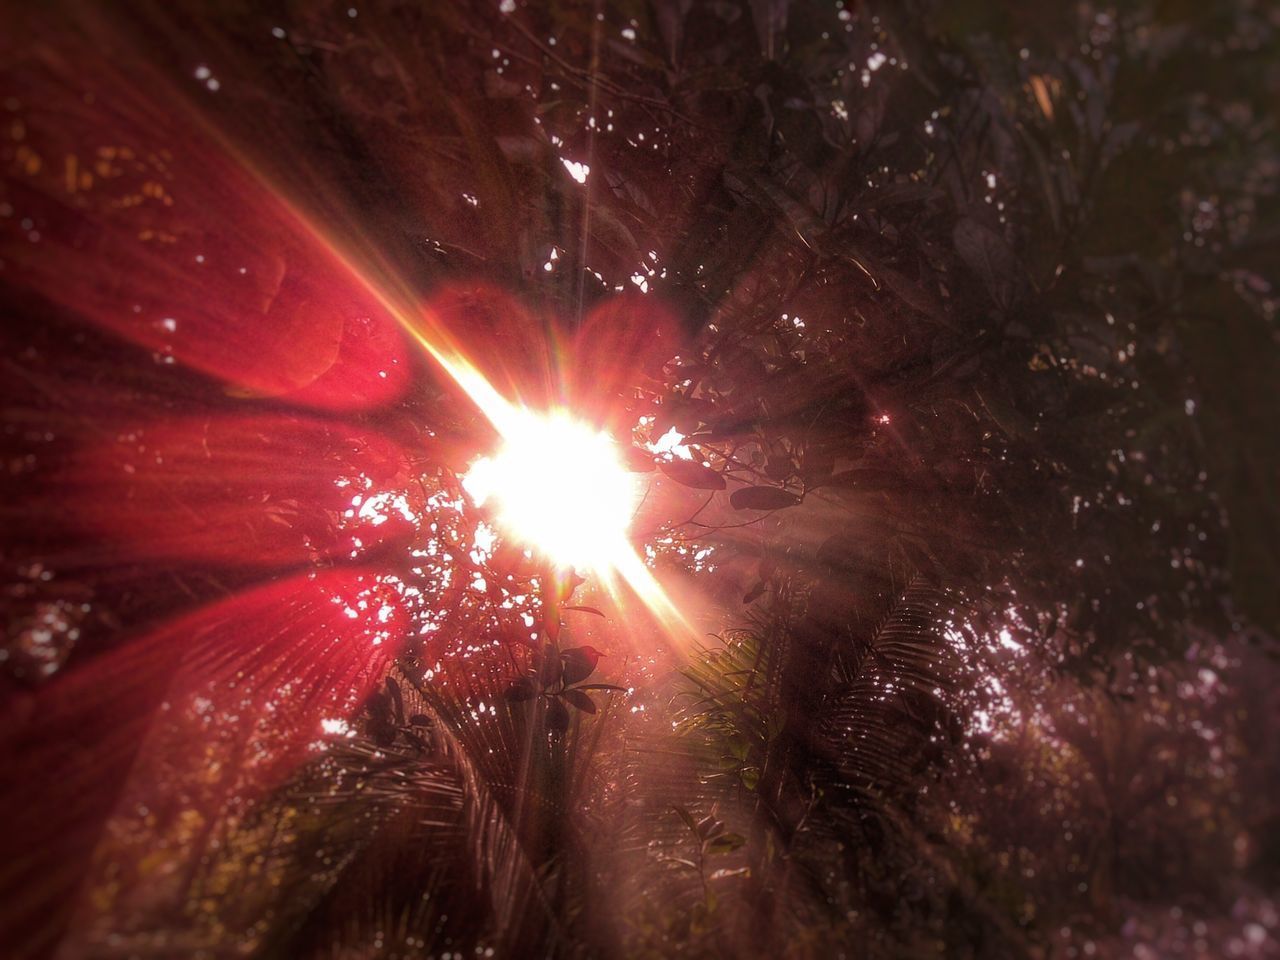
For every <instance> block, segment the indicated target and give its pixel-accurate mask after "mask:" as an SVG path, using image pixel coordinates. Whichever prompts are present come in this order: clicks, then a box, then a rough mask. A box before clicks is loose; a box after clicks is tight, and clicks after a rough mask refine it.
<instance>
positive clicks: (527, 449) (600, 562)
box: [462, 410, 639, 572]
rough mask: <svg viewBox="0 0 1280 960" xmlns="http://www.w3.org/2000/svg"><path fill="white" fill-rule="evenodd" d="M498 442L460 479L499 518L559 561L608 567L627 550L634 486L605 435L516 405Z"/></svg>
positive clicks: (502, 524)
mask: <svg viewBox="0 0 1280 960" xmlns="http://www.w3.org/2000/svg"><path fill="white" fill-rule="evenodd" d="M503 432H504V435H505V436H504V440H503V445H502V447H501V448H500V449H499V450H498V451H497V453H495V454H494V455H493V456H491V457H482V458H480V459H479V460H477V461H476V462H475V463H474V464H472V466H471V469H470V470H469V471H467V474H466V476H465V477H463V480H462V485H463V487H464V488H465V489H466V491H467V492H468V493H469V494H471V496H472V498H473V499H474V500H475V501H476V503H477V504H480V505H484V504H486V503H491V506H492V507H493V509H494V510H495V515H496V518H497V521H498V525H499V526H500V527H501V528H502V529H503V530H504V531H505V532H506V533H507V534H508V535H509V536H511V537H514V538H515V539H517V540H519V541H520V542H521V543H523V544H524V545H525V546H527V547H531V548H533V549H535V550H538V551H540V552H541V553H543V554H544V555H545V556H547V557H548V558H549V559H551V560H552V561H554V562H556V563H558V564H562V565H565V566H574V567H579V568H590V569H592V570H596V571H600V572H608V571H610V570H612V569H616V568H618V567H620V566H622V565H623V564H624V563H625V560H626V558H627V557H629V556H630V555H631V554H632V549H631V545H630V543H628V541H627V526H628V525H629V524H630V522H631V517H632V514H633V512H634V511H635V508H636V502H637V500H638V497H639V491H638V489H637V484H636V480H635V475H634V474H632V473H630V472H628V471H627V470H626V468H624V467H623V466H622V464H621V462H620V461H619V459H618V450H617V446H616V444H615V443H614V442H613V440H611V439H610V438H609V437H608V436H607V435H606V434H603V433H598V432H596V431H595V430H593V429H591V427H589V426H588V425H587V424H585V423H582V422H581V421H578V420H574V419H573V418H572V417H570V416H568V415H567V414H563V413H552V414H549V415H540V414H536V413H533V412H532V411H529V410H520V411H519V412H518V413H517V414H516V422H514V423H512V424H511V425H510V428H509V429H507V430H504V431H503Z"/></svg>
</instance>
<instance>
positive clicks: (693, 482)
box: [658, 459, 725, 490]
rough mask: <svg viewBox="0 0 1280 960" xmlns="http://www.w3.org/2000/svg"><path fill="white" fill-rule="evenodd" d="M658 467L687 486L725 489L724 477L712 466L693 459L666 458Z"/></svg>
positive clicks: (704, 488)
mask: <svg viewBox="0 0 1280 960" xmlns="http://www.w3.org/2000/svg"><path fill="white" fill-rule="evenodd" d="M658 469H659V470H661V471H662V472H663V473H664V474H666V475H667V476H668V477H670V478H671V479H672V480H674V481H675V482H676V483H680V484H683V485H684V486H686V487H694V488H695V489H698V490H723V489H724V488H725V480H724V477H723V476H722V475H721V474H719V473H717V472H716V471H714V470H712V469H711V468H710V467H707V466H704V465H702V464H701V463H695V462H694V461H692V460H679V459H677V460H666V461H664V462H662V463H660V464H658Z"/></svg>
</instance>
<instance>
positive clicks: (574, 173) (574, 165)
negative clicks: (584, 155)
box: [560, 157, 591, 183]
mask: <svg viewBox="0 0 1280 960" xmlns="http://www.w3.org/2000/svg"><path fill="white" fill-rule="evenodd" d="M560 162H561V163H563V164H564V168H565V169H566V170H568V171H569V176H571V177H573V179H575V180H577V181H578V182H579V183H586V182H587V177H589V176H590V175H591V168H590V167H589V166H587V165H586V164H585V163H578V162H577V161H575V160H566V159H565V158H564V157H561V158H560Z"/></svg>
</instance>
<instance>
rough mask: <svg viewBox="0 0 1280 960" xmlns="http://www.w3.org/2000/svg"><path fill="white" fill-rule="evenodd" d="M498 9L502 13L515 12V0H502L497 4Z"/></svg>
mask: <svg viewBox="0 0 1280 960" xmlns="http://www.w3.org/2000/svg"><path fill="white" fill-rule="evenodd" d="M498 9H499V10H501V11H502V12H503V13H515V12H516V0H502V2H501V3H500V4H498Z"/></svg>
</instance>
